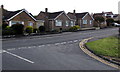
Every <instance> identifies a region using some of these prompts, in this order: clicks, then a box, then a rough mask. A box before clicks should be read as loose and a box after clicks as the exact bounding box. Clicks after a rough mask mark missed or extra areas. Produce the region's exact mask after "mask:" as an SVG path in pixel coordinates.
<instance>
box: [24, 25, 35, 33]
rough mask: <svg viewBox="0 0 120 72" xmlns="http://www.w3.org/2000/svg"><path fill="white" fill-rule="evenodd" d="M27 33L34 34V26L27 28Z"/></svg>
mask: <svg viewBox="0 0 120 72" xmlns="http://www.w3.org/2000/svg"><path fill="white" fill-rule="evenodd" d="M25 32H27V33H29V34H31V33H32V32H33V27H32V26H27V27H26V29H25Z"/></svg>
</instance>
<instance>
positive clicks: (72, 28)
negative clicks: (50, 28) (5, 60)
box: [69, 25, 80, 31]
mask: <svg viewBox="0 0 120 72" xmlns="http://www.w3.org/2000/svg"><path fill="white" fill-rule="evenodd" d="M79 29H80V26H78V25H76V26H73V27H71V28H70V29H69V31H78V30H79Z"/></svg>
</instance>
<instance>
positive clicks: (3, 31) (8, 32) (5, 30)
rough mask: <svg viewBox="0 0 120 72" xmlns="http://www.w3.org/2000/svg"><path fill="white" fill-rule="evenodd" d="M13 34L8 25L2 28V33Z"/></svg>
mask: <svg viewBox="0 0 120 72" xmlns="http://www.w3.org/2000/svg"><path fill="white" fill-rule="evenodd" d="M14 34H15V32H14V30H13V29H12V28H11V27H9V26H7V27H6V28H5V29H3V30H2V35H14Z"/></svg>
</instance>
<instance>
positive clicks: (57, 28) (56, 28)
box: [49, 13, 71, 31]
mask: <svg viewBox="0 0 120 72" xmlns="http://www.w3.org/2000/svg"><path fill="white" fill-rule="evenodd" d="M56 20H61V21H62V26H56V24H55V20H52V21H49V27H50V30H60V28H62V30H63V31H64V30H67V29H69V28H70V27H71V26H70V21H71V20H70V19H69V18H68V17H67V16H66V15H65V14H64V13H63V14H62V15H60V16H59V17H58V18H57V19H56ZM66 21H69V26H66Z"/></svg>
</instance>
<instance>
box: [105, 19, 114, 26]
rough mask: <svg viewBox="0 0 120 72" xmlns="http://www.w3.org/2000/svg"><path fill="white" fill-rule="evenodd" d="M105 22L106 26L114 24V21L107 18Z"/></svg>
mask: <svg viewBox="0 0 120 72" xmlns="http://www.w3.org/2000/svg"><path fill="white" fill-rule="evenodd" d="M106 22H107V26H111V24H112V23H113V22H114V19H112V18H108V19H107V20H106Z"/></svg>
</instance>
